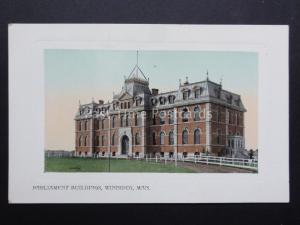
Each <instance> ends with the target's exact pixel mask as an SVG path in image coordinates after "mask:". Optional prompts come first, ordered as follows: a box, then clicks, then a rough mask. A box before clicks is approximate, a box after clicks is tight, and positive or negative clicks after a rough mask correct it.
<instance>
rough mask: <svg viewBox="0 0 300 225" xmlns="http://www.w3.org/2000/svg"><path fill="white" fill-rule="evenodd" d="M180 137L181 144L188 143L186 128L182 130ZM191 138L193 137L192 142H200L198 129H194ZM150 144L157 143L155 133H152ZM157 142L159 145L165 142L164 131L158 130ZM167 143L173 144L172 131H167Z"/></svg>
mask: <svg viewBox="0 0 300 225" xmlns="http://www.w3.org/2000/svg"><path fill="white" fill-rule="evenodd" d="M181 138H182V144H188V143H189V133H188V130H186V129H185V130H183V131H182V136H181ZM193 138H194V144H200V138H201V134H200V129H196V130H195V131H194V134H193ZM152 144H153V145H157V142H156V133H152ZM159 144H160V145H164V144H165V133H164V132H160V134H159ZM168 144H169V145H174V132H173V131H170V132H169V138H168Z"/></svg>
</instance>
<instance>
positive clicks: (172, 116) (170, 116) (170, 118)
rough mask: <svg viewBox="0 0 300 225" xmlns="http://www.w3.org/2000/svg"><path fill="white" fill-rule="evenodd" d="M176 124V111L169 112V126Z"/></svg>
mask: <svg viewBox="0 0 300 225" xmlns="http://www.w3.org/2000/svg"><path fill="white" fill-rule="evenodd" d="M173 123H174V111H169V124H173Z"/></svg>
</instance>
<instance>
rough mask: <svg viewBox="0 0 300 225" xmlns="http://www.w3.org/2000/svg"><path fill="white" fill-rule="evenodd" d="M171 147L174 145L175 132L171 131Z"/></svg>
mask: <svg viewBox="0 0 300 225" xmlns="http://www.w3.org/2000/svg"><path fill="white" fill-rule="evenodd" d="M169 145H174V132H173V131H170V133H169Z"/></svg>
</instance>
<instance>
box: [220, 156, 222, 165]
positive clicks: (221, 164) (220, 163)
mask: <svg viewBox="0 0 300 225" xmlns="http://www.w3.org/2000/svg"><path fill="white" fill-rule="evenodd" d="M220 166H222V157H220Z"/></svg>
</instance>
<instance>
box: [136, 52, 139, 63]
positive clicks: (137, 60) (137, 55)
mask: <svg viewBox="0 0 300 225" xmlns="http://www.w3.org/2000/svg"><path fill="white" fill-rule="evenodd" d="M136 65H137V66H139V50H137V51H136Z"/></svg>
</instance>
